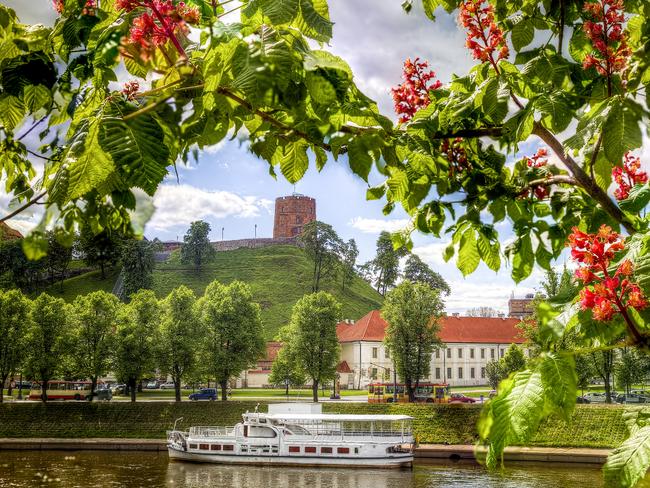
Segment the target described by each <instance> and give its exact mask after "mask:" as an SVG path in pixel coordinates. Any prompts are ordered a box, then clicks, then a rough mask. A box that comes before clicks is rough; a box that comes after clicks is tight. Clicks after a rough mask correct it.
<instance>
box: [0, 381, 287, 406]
mask: <svg viewBox="0 0 650 488" xmlns="http://www.w3.org/2000/svg"><path fill="white" fill-rule="evenodd" d="M284 394H285V396H289V382H288V381H285V383H284ZM1 401H2V400H1V399H0V402H1Z"/></svg>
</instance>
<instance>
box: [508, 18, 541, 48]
mask: <svg viewBox="0 0 650 488" xmlns="http://www.w3.org/2000/svg"><path fill="white" fill-rule="evenodd" d="M534 37H535V26H534V25H533V22H532V21H531V20H530V19H524V20H522V21H521V22H518V23H517V24H515V26H514V27H513V28H512V33H511V39H512V45H513V46H514V48H515V50H517V51H521V50H522V48H524V47H526V46H528V44H530V43H531V42H533V38H534Z"/></svg>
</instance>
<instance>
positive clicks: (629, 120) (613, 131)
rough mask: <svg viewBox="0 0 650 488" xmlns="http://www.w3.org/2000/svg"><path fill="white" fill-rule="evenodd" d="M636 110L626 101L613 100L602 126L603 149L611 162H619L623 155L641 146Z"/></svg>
mask: <svg viewBox="0 0 650 488" xmlns="http://www.w3.org/2000/svg"><path fill="white" fill-rule="evenodd" d="M639 122H640V117H639V114H638V112H636V111H635V110H632V108H631V107H630V106H628V104H627V103H623V104H622V103H620V102H615V103H614V104H613V106H612V108H611V111H610V112H609V115H608V117H607V120H606V121H605V124H604V126H603V149H604V150H605V155H606V156H607V159H609V161H610V163H612V164H620V162H621V160H622V159H623V155H624V154H625V153H626V152H627V151H630V150H632V149H636V148H637V147H641V144H642V142H643V141H642V137H641V128H640V127H639Z"/></svg>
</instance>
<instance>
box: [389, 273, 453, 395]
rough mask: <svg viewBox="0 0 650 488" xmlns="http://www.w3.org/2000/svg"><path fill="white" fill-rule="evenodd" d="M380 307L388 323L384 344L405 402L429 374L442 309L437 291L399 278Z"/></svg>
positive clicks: (438, 341) (436, 344) (436, 342)
mask: <svg viewBox="0 0 650 488" xmlns="http://www.w3.org/2000/svg"><path fill="white" fill-rule="evenodd" d="M381 310H382V312H381V313H382V316H383V317H384V319H385V320H386V322H387V323H388V328H387V329H386V338H385V342H386V346H387V347H388V348H389V350H390V354H391V357H392V358H393V361H394V363H395V368H396V369H397V374H398V375H399V377H400V378H401V379H402V381H404V383H406V389H407V392H408V395H409V401H411V402H412V401H415V391H416V390H417V388H418V385H419V383H420V380H421V379H423V378H426V377H427V376H429V369H430V364H431V354H432V353H433V351H434V350H435V348H436V347H439V345H440V339H439V337H438V331H439V330H440V324H439V321H440V318H441V317H442V314H443V311H444V304H443V303H442V300H441V299H440V292H439V291H438V290H433V289H432V288H431V287H429V285H425V284H424V283H411V282H410V281H403V282H402V283H400V284H399V285H397V286H396V287H395V289H393V290H391V291H390V292H389V293H388V294H387V295H386V299H385V301H384V305H383V306H382V309H381Z"/></svg>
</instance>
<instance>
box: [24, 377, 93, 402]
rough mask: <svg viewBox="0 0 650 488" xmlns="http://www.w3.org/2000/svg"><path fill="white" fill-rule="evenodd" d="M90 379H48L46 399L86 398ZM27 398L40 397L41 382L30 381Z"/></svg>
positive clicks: (88, 393) (36, 398)
mask: <svg viewBox="0 0 650 488" xmlns="http://www.w3.org/2000/svg"><path fill="white" fill-rule="evenodd" d="M91 386H92V383H91V382H90V381H63V380H50V381H48V382H47V399H48V400H86V399H87V398H88V397H89V396H90V388H91ZM28 399H29V400H40V399H41V383H40V382H37V381H35V382H34V383H32V389H31V390H30V391H29V397H28Z"/></svg>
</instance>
